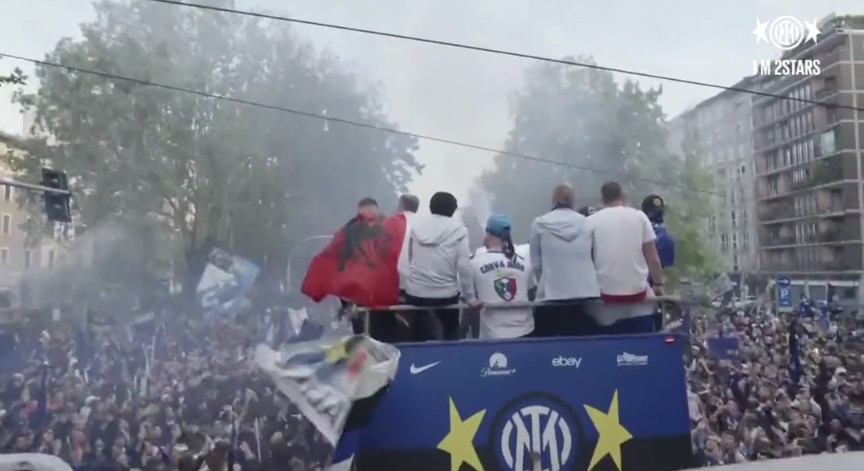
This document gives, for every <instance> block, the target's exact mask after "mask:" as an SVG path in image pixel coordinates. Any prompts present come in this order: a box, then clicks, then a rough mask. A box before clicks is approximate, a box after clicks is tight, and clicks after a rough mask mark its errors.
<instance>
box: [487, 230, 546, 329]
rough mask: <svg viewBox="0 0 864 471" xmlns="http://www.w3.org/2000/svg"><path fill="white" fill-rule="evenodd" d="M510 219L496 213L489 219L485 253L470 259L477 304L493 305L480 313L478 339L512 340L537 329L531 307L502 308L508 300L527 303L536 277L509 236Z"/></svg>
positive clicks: (509, 301)
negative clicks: (517, 251) (493, 307)
mask: <svg viewBox="0 0 864 471" xmlns="http://www.w3.org/2000/svg"><path fill="white" fill-rule="evenodd" d="M510 232H511V223H510V218H508V217H507V216H504V215H501V214H493V215H492V216H490V217H489V219H488V221H487V222H486V238H485V239H484V240H483V245H484V246H485V247H486V251H485V252H481V253H478V254H477V255H475V256H474V258H473V259H472V260H471V272H472V275H473V276H472V278H473V280H474V289H475V296H476V298H477V301H476V302H475V303H474V304H475V305H480V304H481V303H482V304H494V305H496V306H499V307H496V308H495V309H484V310H483V311H481V312H480V328H479V338H481V339H512V338H518V337H525V336H528V335H530V334H531V333H532V332H533V331H534V317H533V316H532V314H531V308H530V307H528V306H521V307H512V308H506V307H505V308H502V307H500V305H502V304H505V305H506V304H508V303H527V302H528V290H529V289H531V288H532V287H533V284H534V276H533V274H532V272H531V266H530V265H529V264H528V261H527V260H526V259H524V258H522V257H520V256H519V255H518V254H517V253H516V246H515V245H514V244H513V240H512V239H511V238H510Z"/></svg>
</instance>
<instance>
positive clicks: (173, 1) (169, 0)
mask: <svg viewBox="0 0 864 471" xmlns="http://www.w3.org/2000/svg"><path fill="white" fill-rule="evenodd" d="M147 1H150V2H153V3H162V4H165V5H173V6H179V7H188V8H199V9H202V10H210V11H214V12H219V13H230V14H234V15H243V16H251V17H255V18H262V19H267V20H275V21H285V22H288V23H296V24H302V25H307V26H316V27H320V28H328V29H336V30H341V31H350V32H353V33H361V34H370V35H374V36H381V37H386V38H391V39H399V40H403V41H413V42H417V43H424V44H434V45H437V46H444V47H451V48H456V49H466V50H469V51H476V52H484V53H489V54H498V55H502V56H509V57H516V58H519V59H531V60H535V61H542V62H550V63H554V64H560V65H567V66H571V67H582V68H586V69H594V70H603V71H606V72H615V73H619V74H624V75H632V76H635V77H644V78H651V79H656V80H662V81H665V82H674V83H683V84H686V85H696V86H699V87H706V88H714V89H717V90H723V91H733V92H739V93H749V94H751V95H758V96H763V97H769V98H777V99H780V100H789V101H797V102H800V103H807V104H811V105H819V106H825V107H831V108H839V109H848V110H853V111H864V108H860V107H855V106H849V105H842V104H835V103H825V102H821V101H816V100H810V99H805V98H794V97H790V96H785V95H779V94H776V93H769V92H764V91H761V90H751V89H748V88H741V87H735V86H726V85H720V84H716V83H710V82H703V81H700V80H691V79H685V78H681V77H673V76H671V75H660V74H653V73H650V72H641V71H638V70H629V69H622V68H619V67H609V66H603V65H598V64H591V63H588V62H576V61H571V60H567V59H556V58H554V57H546V56H538V55H534V54H526V53H522V52H515V51H507V50H504V49H496V48H491V47H483V46H474V45H471V44H463V43H457V42H453V41H444V40H441V39H430V38H422V37H419V36H410V35H407V34H398V33H390V32H387V31H378V30H373V29H365V28H357V27H353V26H345V25H339V24H335V23H324V22H321V21H312V20H303V19H300V18H291V17H287V16H279V15H274V14H268V13H259V12H255V11H250V10H238V9H235V8H227V7H218V6H213V5H203V4H200V3H193V2H181V1H178V0H147Z"/></svg>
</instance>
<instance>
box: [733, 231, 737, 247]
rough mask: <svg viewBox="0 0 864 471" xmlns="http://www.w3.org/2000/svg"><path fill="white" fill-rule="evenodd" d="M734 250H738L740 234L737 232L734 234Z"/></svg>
mask: <svg viewBox="0 0 864 471" xmlns="http://www.w3.org/2000/svg"><path fill="white" fill-rule="evenodd" d="M732 248H733V249H736V250H737V249H738V233H737V232H733V233H732Z"/></svg>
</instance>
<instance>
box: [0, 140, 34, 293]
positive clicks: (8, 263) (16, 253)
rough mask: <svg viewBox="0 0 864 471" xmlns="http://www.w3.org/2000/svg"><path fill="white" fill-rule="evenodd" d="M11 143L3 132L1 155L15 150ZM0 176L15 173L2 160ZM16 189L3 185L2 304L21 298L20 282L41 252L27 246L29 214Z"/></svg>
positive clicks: (0, 187)
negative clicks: (38, 252) (23, 207)
mask: <svg viewBox="0 0 864 471" xmlns="http://www.w3.org/2000/svg"><path fill="white" fill-rule="evenodd" d="M12 143H14V139H13V138H11V136H5V135H0V156H5V155H6V154H7V153H9V152H15V149H14V145H10V144H12ZM0 177H3V178H13V177H14V175H13V174H12V172H10V171H9V170H8V169H6V168H5V167H4V166H3V165H2V162H0ZM16 190H17V189H16V188H13V187H11V186H6V185H0V291H2V295H3V296H4V303H3V304H5V303H6V302H11V301H10V300H9V299H7V298H14V299H18V297H19V292H18V288H19V286H18V285H19V282H20V281H21V279H22V277H23V276H24V273H25V272H26V271H27V270H28V269H29V268H30V267H35V266H36V265H37V264H38V263H39V260H38V259H37V257H38V255H37V254H36V253H35V251H34V250H33V249H32V247H28V244H27V232H26V231H24V230H23V229H22V228H21V225H22V224H24V223H25V222H26V221H27V218H28V216H29V215H28V214H27V211H25V210H24V209H22V208H20V207H19V206H18V202H17V199H16V197H17V195H16Z"/></svg>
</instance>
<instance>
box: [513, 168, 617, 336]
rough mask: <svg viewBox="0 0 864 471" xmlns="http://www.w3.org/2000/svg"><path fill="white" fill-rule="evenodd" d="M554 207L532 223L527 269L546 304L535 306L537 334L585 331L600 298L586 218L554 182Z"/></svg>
mask: <svg viewBox="0 0 864 471" xmlns="http://www.w3.org/2000/svg"><path fill="white" fill-rule="evenodd" d="M552 200H553V204H554V207H553V208H552V211H549V212H548V213H546V214H544V215H542V216H540V217H538V218H537V219H535V220H534V223H533V224H532V225H531V239H530V241H529V243H530V245H531V267H532V269H533V270H534V276H535V277H536V279H537V286H538V291H540V292H542V293H543V294H544V296H543V299H542V301H544V304H543V305H542V306H538V307H537V308H536V309H535V310H534V325H535V328H534V332H535V334H536V335H537V336H540V337H556V336H575V335H585V334H589V333H590V330H591V326H592V325H593V321H592V319H591V318H590V316H589V315H588V314H589V313H590V312H591V311H592V310H593V309H595V308H596V306H597V304H598V303H599V299H600V286H599V285H598V284H597V273H596V271H595V269H594V261H593V259H592V255H591V254H592V249H593V238H592V236H591V230H590V228H589V226H588V218H586V217H585V216H583V215H581V214H579V213H578V212H577V211H575V210H574V209H573V207H574V201H573V189H572V188H570V186H569V185H558V186H556V187H555V191H554V192H553V195H552Z"/></svg>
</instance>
